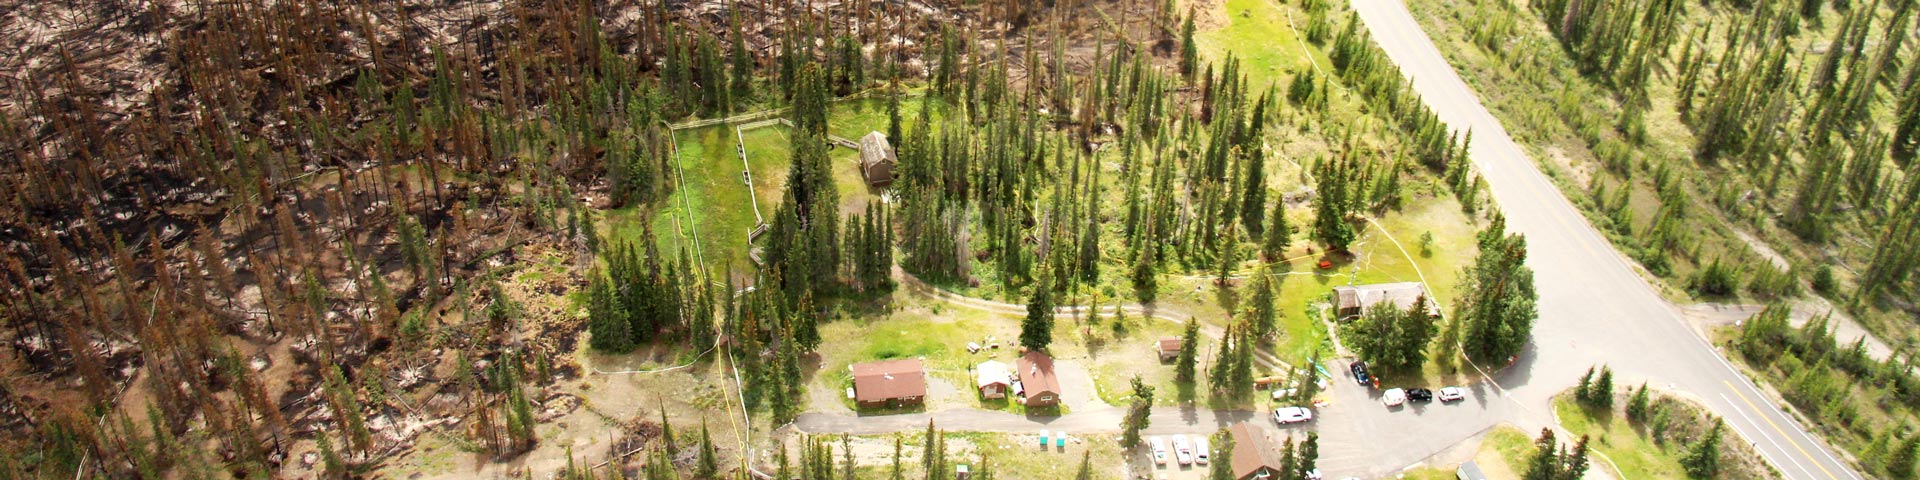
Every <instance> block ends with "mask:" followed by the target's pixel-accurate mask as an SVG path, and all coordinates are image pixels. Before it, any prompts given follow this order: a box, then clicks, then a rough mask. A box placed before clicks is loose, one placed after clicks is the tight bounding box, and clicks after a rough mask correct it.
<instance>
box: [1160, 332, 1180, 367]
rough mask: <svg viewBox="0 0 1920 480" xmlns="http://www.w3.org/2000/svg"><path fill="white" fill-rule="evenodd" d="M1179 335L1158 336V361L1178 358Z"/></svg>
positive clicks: (1169, 360)
mask: <svg viewBox="0 0 1920 480" xmlns="http://www.w3.org/2000/svg"><path fill="white" fill-rule="evenodd" d="M1181 343H1182V342H1181V340H1180V337H1160V362H1161V363H1166V362H1171V361H1174V359H1177V358H1180V349H1181V348H1182V346H1181Z"/></svg>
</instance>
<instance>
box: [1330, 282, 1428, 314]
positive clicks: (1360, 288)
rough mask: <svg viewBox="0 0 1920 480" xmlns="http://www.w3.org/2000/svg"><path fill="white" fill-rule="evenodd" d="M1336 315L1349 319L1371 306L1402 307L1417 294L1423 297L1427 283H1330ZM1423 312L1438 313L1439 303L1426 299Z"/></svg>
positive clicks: (1411, 302)
mask: <svg viewBox="0 0 1920 480" xmlns="http://www.w3.org/2000/svg"><path fill="white" fill-rule="evenodd" d="M1333 296H1334V311H1335V313H1336V318H1338V319H1340V320H1350V319H1353V318H1357V317H1359V316H1361V315H1364V314H1366V312H1367V311H1368V310H1372V309H1373V308H1374V307H1375V306H1380V305H1391V306H1393V308H1398V309H1401V310H1406V309H1408V308H1412V307H1413V304H1414V303H1416V302H1419V301H1420V299H1421V298H1427V297H1428V296H1427V286H1426V285H1425V284H1422V283H1420V282H1402V283H1377V284H1372V285H1351V286H1343V287H1333ZM1427 313H1428V314H1429V315H1434V316H1438V315H1440V307H1439V306H1438V305H1435V304H1434V303H1433V301H1431V300H1428V301H1427Z"/></svg>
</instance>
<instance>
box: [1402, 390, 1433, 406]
mask: <svg viewBox="0 0 1920 480" xmlns="http://www.w3.org/2000/svg"><path fill="white" fill-rule="evenodd" d="M1407 399H1408V400H1412V401H1416V402H1420V403H1427V402H1431V401H1433V391H1432V390H1427V389H1424V388H1409V389H1407Z"/></svg>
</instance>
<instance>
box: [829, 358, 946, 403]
mask: <svg viewBox="0 0 1920 480" xmlns="http://www.w3.org/2000/svg"><path fill="white" fill-rule="evenodd" d="M847 369H848V370H852V371H853V401H854V403H855V404H858V405H859V406H860V407H861V408H884V407H899V406H905V405H918V404H920V402H922V401H923V400H925V399H926V397H927V374H926V371H925V369H924V368H923V367H921V365H920V360H919V359H912V358H908V359H900V360H883V361H878V362H866V363H856V364H853V365H848V366H847Z"/></svg>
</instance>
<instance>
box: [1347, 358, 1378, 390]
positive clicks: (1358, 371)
mask: <svg viewBox="0 0 1920 480" xmlns="http://www.w3.org/2000/svg"><path fill="white" fill-rule="evenodd" d="M1347 370H1351V371H1352V372H1353V381H1355V382H1359V383H1360V385H1361V386H1365V387H1370V386H1373V376H1372V375H1368V374H1367V362H1363V361H1359V360H1354V361H1353V364H1352V365H1349V366H1348V367H1347Z"/></svg>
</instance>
